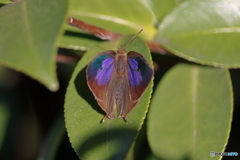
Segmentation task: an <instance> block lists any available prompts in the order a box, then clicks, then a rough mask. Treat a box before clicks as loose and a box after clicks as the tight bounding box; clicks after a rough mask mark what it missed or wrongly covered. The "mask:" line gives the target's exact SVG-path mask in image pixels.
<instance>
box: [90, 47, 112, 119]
mask: <svg viewBox="0 0 240 160" xmlns="http://www.w3.org/2000/svg"><path fill="white" fill-rule="evenodd" d="M115 54H116V52H115V51H113V50H108V51H105V52H102V53H100V54H98V55H97V56H96V57H95V58H94V59H93V60H92V62H91V63H90V64H89V65H88V67H87V70H86V72H87V82H88V86H89V88H90V89H91V91H92V92H93V94H94V96H95V99H96V100H97V102H98V104H99V105H100V107H101V108H102V109H103V110H104V111H105V112H106V113H107V116H108V117H109V118H114V117H112V116H111V115H109V113H113V112H111V110H113V107H114V98H111V97H110V96H112V95H113V94H112V93H109V82H110V81H111V78H112V73H113V71H114V60H115V59H114V58H115Z"/></svg>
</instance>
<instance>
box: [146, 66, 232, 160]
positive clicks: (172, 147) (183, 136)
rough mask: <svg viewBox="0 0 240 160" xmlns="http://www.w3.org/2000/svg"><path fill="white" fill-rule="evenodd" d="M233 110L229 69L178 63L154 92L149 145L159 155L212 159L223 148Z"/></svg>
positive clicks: (176, 157)
mask: <svg viewBox="0 0 240 160" xmlns="http://www.w3.org/2000/svg"><path fill="white" fill-rule="evenodd" d="M232 110H233V93H232V86H231V82H230V76H229V72H228V70H226V69H219V68H213V67H206V66H198V65H191V64H178V65H176V66H174V67H173V68H172V69H171V70H170V71H169V72H168V73H167V74H166V75H165V76H164V78H163V79H162V81H161V83H160V85H159V86H158V87H157V89H156V92H155V93H154V97H153V100H152V103H151V108H150V111H149V114H148V125H147V126H148V140H149V144H150V147H151V149H152V151H153V152H154V154H155V155H156V156H157V157H158V158H163V159H209V158H210V152H211V151H215V152H223V151H224V148H225V146H226V144H227V140H228V137H229V132H230V127H231V120H232ZM211 159H219V157H218V156H215V157H211Z"/></svg>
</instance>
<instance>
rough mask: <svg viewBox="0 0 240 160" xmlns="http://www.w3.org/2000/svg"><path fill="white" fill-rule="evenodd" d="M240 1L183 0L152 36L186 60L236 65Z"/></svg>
mask: <svg viewBox="0 0 240 160" xmlns="http://www.w3.org/2000/svg"><path fill="white" fill-rule="evenodd" d="M239 7H240V1H238V0H232V1H219V0H202V1H196V0H191V1H186V2H184V3H182V4H181V5H179V7H177V8H176V9H175V10H174V11H173V12H171V13H170V14H169V15H168V16H166V18H165V19H164V20H163V22H162V23H161V24H160V25H159V30H158V34H157V36H156V38H155V40H156V41H157V42H159V43H160V44H161V45H162V46H164V47H165V48H167V49H168V50H170V51H171V52H173V53H175V54H176V55H178V56H180V57H183V58H185V59H187V60H190V61H193V62H196V63H201V64H207V65H212V66H220V67H228V68H239V67H240V54H239V50H240V45H239V44H238V43H239V41H240V38H239V37H240V33H239V25H240V18H239V10H238V8H239Z"/></svg>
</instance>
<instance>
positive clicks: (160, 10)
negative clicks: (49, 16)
mask: <svg viewBox="0 0 240 160" xmlns="http://www.w3.org/2000/svg"><path fill="white" fill-rule="evenodd" d="M139 1H141V2H142V3H143V4H144V5H145V6H146V7H148V8H149V9H150V11H151V12H152V13H153V15H154V16H155V18H156V20H157V21H158V22H160V21H162V19H163V18H164V17H165V16H166V15H167V14H169V13H170V12H171V11H172V10H173V9H174V8H175V7H176V6H177V5H178V4H180V2H181V1H176V0H139Z"/></svg>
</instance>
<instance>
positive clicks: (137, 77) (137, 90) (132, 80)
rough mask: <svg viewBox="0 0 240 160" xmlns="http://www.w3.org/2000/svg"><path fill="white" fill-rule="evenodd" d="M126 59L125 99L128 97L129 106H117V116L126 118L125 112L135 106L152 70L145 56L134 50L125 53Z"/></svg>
mask: <svg viewBox="0 0 240 160" xmlns="http://www.w3.org/2000/svg"><path fill="white" fill-rule="evenodd" d="M127 59H128V69H127V70H128V85H127V87H128V88H129V91H128V94H126V96H125V99H129V103H128V105H129V106H127V107H126V106H125V107H124V108H119V109H118V110H119V111H118V112H119V113H118V114H119V115H118V117H124V118H126V116H127V114H128V113H129V112H130V111H131V110H132V109H133V108H134V107H135V106H136V104H137V102H138V100H139V98H140V97H141V95H142V94H143V92H144V91H145V89H146V87H147V86H148V84H149V82H150V81H151V79H152V76H153V70H152V68H151V67H150V66H149V64H148V62H147V61H146V60H145V58H144V57H143V56H142V55H141V54H139V53H137V52H134V51H131V52H129V53H128V55H127ZM125 105H126V104H125Z"/></svg>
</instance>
